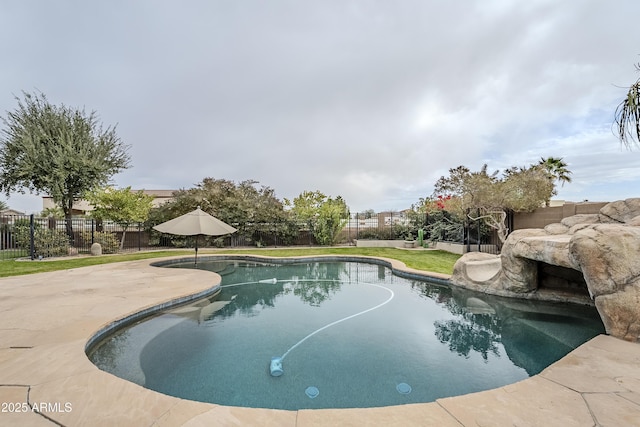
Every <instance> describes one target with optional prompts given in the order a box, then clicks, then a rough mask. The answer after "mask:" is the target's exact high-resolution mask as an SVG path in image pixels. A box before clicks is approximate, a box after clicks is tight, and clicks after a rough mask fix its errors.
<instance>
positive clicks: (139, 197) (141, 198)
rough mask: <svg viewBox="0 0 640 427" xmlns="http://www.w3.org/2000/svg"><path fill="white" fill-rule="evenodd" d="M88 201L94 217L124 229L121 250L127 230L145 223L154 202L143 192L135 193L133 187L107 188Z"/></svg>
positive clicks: (92, 194)
mask: <svg viewBox="0 0 640 427" xmlns="http://www.w3.org/2000/svg"><path fill="white" fill-rule="evenodd" d="M86 199H87V201H88V202H89V203H91V204H92V205H93V211H92V212H91V215H92V216H93V217H95V218H97V219H107V220H111V221H113V222H115V223H117V224H119V225H120V226H121V227H122V238H121V240H120V250H122V248H123V247H124V239H125V235H126V233H127V229H128V228H129V227H130V226H131V225H132V224H136V223H141V222H145V221H146V220H147V219H148V218H149V211H150V210H151V207H152V202H153V196H149V195H146V194H144V193H143V192H142V191H136V192H133V191H131V187H126V188H121V189H114V188H112V187H106V188H104V189H100V190H97V191H94V192H92V193H90V194H88V195H87V196H86Z"/></svg>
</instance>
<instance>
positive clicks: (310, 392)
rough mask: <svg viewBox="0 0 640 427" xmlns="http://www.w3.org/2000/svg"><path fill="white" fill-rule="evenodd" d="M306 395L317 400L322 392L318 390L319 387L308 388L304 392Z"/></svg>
mask: <svg viewBox="0 0 640 427" xmlns="http://www.w3.org/2000/svg"><path fill="white" fill-rule="evenodd" d="M304 394H306V395H307V396H309V398H310V399H315V398H316V397H318V395H319V394H320V390H318V388H317V387H313V386H311V387H307V389H306V390H305V391H304Z"/></svg>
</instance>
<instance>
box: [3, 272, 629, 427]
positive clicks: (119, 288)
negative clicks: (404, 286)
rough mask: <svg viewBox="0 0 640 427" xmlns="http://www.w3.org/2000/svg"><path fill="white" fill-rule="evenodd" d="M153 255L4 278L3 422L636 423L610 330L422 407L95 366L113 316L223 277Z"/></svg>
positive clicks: (623, 347) (625, 364)
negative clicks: (263, 394) (511, 379)
mask: <svg viewBox="0 0 640 427" xmlns="http://www.w3.org/2000/svg"><path fill="white" fill-rule="evenodd" d="M154 261H157V260H154ZM154 261H152V260H144V261H133V262H127V263H119V264H107V265H101V266H95V267H85V268H78V269H71V270H65V271H58V272H52V273H43V274H34V275H28V276H19V277H10V278H4V279H0V402H1V403H2V407H1V408H0V425H2V426H12V425H16V426H55V425H63V426H102V425H104V426H116V425H117V426H181V425H186V426H200V425H202V426H204V425H206V426H212V425H213V426H218V425H219V426H265V425H266V426H285V427H286V426H291V427H293V426H299V427H306V426H366V425H372V426H374V425H380V426H389V425H399V426H431V425H433V426H562V427H566V426H580V427H582V426H616V427H618V426H640V345H638V344H633V343H629V342H625V341H621V340H618V339H615V338H612V337H608V336H598V337H596V338H594V339H592V340H591V341H589V342H587V343H585V344H584V345H582V346H581V347H579V348H577V349H576V350H574V351H573V352H571V353H570V354H569V355H567V356H566V357H565V358H563V359H562V360H560V361H558V362H557V363H555V364H553V365H551V366H550V367H548V368H547V369H545V370H544V371H543V372H542V373H541V374H540V375H537V376H535V377H532V378H529V379H527V380H524V381H521V382H519V383H516V384H512V385H508V386H505V387H501V388H499V389H495V390H490V391H485V392H481V393H474V394H469V395H464V396H457V397H451V398H446V399H440V400H438V401H436V402H432V403H425V404H412V405H404V406H393V407H384V408H371V409H339V410H338V409H335V410H331V409H327V410H300V411H282V410H268V409H251V408H238V407H226V406H221V405H215V404H207V403H200V402H193V401H188V400H183V399H178V398H174V397H170V396H166V395H163V394H160V393H157V392H154V391H151V390H147V389H145V388H143V387H140V386H138V385H136V384H133V383H130V382H128V381H125V380H122V379H120V378H117V377H115V376H113V375H111V374H108V373H106V372H103V371H100V370H99V369H98V368H96V367H95V366H94V365H93V364H92V363H91V362H90V361H89V359H88V358H87V356H86V355H85V346H86V344H87V342H88V340H89V339H90V338H91V337H92V336H93V335H94V334H95V333H96V332H97V331H99V330H101V329H102V328H105V327H108V326H109V325H111V324H112V323H113V322H114V321H116V320H118V319H122V318H126V317H127V316H129V315H131V314H133V313H136V312H139V311H140V310H143V309H149V308H152V307H155V306H158V305H160V304H166V303H167V302H169V301H173V300H176V299H180V298H188V297H189V296H191V295H193V294H198V293H203V292H207V291H209V290H210V289H211V288H212V287H214V286H216V285H217V284H218V283H219V276H217V275H216V274H214V273H210V272H207V271H201V270H188V269H170V268H158V267H153V266H151V265H150V264H151V262H154ZM389 262H392V263H393V267H394V268H396V269H402V270H405V271H409V272H412V273H415V274H419V272H417V271H415V270H413V271H412V270H410V269H408V268H406V267H404V265H403V264H402V263H399V262H397V261H389ZM439 277H442V276H441V275H439Z"/></svg>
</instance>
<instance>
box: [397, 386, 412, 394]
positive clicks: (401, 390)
mask: <svg viewBox="0 0 640 427" xmlns="http://www.w3.org/2000/svg"><path fill="white" fill-rule="evenodd" d="M396 390H398V393H400V394H409V393H411V386H410V385H409V384H407V383H400V384H398V385H397V386H396Z"/></svg>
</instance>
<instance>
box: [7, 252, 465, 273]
mask: <svg viewBox="0 0 640 427" xmlns="http://www.w3.org/2000/svg"><path fill="white" fill-rule="evenodd" d="M234 253H235V254H240V253H242V254H250V255H264V256H270V257H291V256H305V255H365V256H377V257H384V258H393V259H397V260H399V261H402V262H404V263H405V264H406V265H407V266H408V267H411V268H415V269H418V270H424V271H431V272H435V273H444V274H451V272H452V271H453V264H454V263H455V262H456V260H457V259H458V258H459V257H460V256H459V255H456V254H452V253H449V252H443V251H410V250H402V249H394V248H355V247H348V248H333V247H332V248H324V247H322V248H284V249H221V250H213V249H201V250H200V251H199V254H200V255H207V254H234ZM174 255H184V256H193V252H192V251H184V250H170V251H151V252H135V253H129V254H118V255H103V256H96V257H78V258H69V259H60V260H51V261H16V260H6V261H0V277H8V276H20V275H24V274H33V273H44V272H48V271H57V270H67V269H70V268H78V267H87V266H91V265H99V264H108V263H112V262H122V261H135V260H140V259H149V258H158V257H165V256H174Z"/></svg>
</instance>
